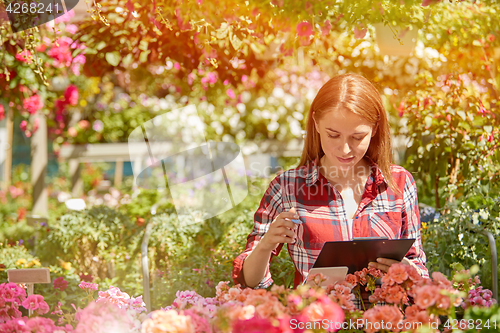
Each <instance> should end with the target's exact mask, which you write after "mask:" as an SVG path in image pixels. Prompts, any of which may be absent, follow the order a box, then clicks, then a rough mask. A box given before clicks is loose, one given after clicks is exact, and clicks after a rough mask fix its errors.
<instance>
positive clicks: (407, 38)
mask: <svg viewBox="0 0 500 333" xmlns="http://www.w3.org/2000/svg"><path fill="white" fill-rule="evenodd" d="M373 26H374V27H375V40H376V41H377V45H378V48H379V49H380V54H382V55H395V56H403V57H407V56H409V55H410V53H411V52H412V51H413V49H414V48H415V46H416V45H417V38H418V30H417V29H415V28H414V29H413V30H407V31H406V32H403V30H404V29H403V28H400V27H393V30H395V31H397V32H396V34H397V35H398V36H399V39H400V40H401V43H402V44H400V43H399V41H398V40H397V38H396V36H395V35H394V33H393V32H392V30H391V28H389V26H385V25H384V24H383V23H376V24H374V25H373Z"/></svg>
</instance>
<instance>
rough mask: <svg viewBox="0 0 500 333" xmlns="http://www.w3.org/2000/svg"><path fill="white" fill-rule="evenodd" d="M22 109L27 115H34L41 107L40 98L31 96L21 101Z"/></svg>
mask: <svg viewBox="0 0 500 333" xmlns="http://www.w3.org/2000/svg"><path fill="white" fill-rule="evenodd" d="M23 107H24V109H25V110H26V111H28V112H29V114H35V113H36V112H37V111H38V110H40V109H41V108H42V107H43V102H42V101H41V99H40V96H38V95H33V96H31V97H28V98H25V99H24V100H23Z"/></svg>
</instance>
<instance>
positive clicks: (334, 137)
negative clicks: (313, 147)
mask: <svg viewBox="0 0 500 333" xmlns="http://www.w3.org/2000/svg"><path fill="white" fill-rule="evenodd" d="M328 137H329V138H332V139H336V138H338V137H339V136H338V135H336V136H332V135H330V134H328Z"/></svg>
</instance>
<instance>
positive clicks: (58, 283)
mask: <svg viewBox="0 0 500 333" xmlns="http://www.w3.org/2000/svg"><path fill="white" fill-rule="evenodd" d="M67 287H68V281H66V280H64V278H63V277H62V276H60V277H58V278H57V279H55V280H54V288H55V289H59V290H60V291H64V290H65V289H66V288H67Z"/></svg>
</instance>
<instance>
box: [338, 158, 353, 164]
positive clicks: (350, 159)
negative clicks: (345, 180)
mask: <svg viewBox="0 0 500 333" xmlns="http://www.w3.org/2000/svg"><path fill="white" fill-rule="evenodd" d="M337 159H338V160H339V161H340V162H342V163H350V162H352V160H354V157H351V158H347V159H345V158H340V157H337Z"/></svg>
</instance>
